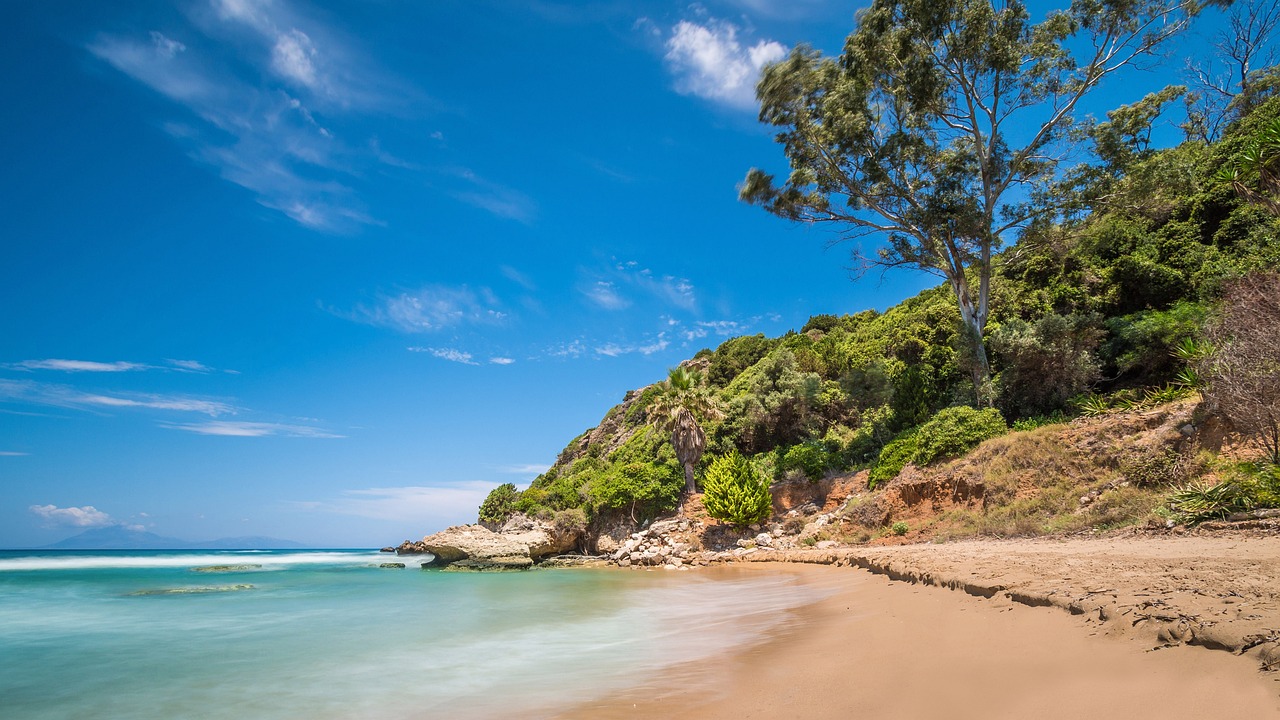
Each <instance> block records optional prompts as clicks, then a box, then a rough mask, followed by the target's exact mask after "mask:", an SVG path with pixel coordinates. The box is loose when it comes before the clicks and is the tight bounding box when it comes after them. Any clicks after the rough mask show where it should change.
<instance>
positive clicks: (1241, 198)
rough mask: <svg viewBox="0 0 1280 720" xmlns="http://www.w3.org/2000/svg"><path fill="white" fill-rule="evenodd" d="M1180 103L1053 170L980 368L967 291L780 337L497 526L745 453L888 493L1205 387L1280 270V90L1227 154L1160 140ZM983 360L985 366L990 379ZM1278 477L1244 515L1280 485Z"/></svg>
mask: <svg viewBox="0 0 1280 720" xmlns="http://www.w3.org/2000/svg"><path fill="white" fill-rule="evenodd" d="M785 62H791V63H792V64H793V65H795V64H797V63H798V64H800V65H805V64H806V63H808V64H812V63H813V62H816V61H814V58H813V57H812V56H810V55H803V54H802V55H798V56H793V58H792V59H791V60H789V61H785ZM805 67H808V65H805ZM791 69H792V70H793V71H796V72H798V70H797V68H796V67H792V68H791ZM767 91H768V89H767V88H765V86H764V85H763V84H762V90H761V92H762V93H764V92H767ZM1184 95H1186V89H1185V88H1179V87H1172V88H1169V89H1167V90H1165V91H1162V92H1160V93H1155V94H1152V95H1150V96H1148V97H1147V98H1144V99H1143V100H1141V101H1139V102H1137V103H1134V104H1133V105H1129V106H1125V107H1122V108H1119V109H1117V110H1115V111H1113V112H1111V113H1109V114H1108V117H1107V120H1106V121H1105V122H1101V123H1097V124H1094V125H1092V126H1091V127H1088V131H1089V132H1088V133H1087V140H1083V141H1081V142H1086V143H1087V144H1089V145H1090V146H1091V148H1092V151H1093V152H1092V157H1093V158H1094V160H1093V161H1092V162H1090V163H1087V164H1082V165H1080V166H1078V167H1076V168H1074V169H1071V170H1069V171H1068V170H1062V171H1059V172H1057V173H1054V174H1053V183H1054V184H1053V186H1052V188H1051V192H1045V193H1044V194H1043V195H1044V196H1043V197H1040V196H1036V197H1035V198H1033V199H1032V200H1030V201H1028V202H1032V203H1035V202H1041V203H1043V207H1042V208H1041V209H1042V211H1041V212H1031V211H1030V210H1026V209H1024V212H1027V213H1028V214H1027V215H1026V216H1025V218H1026V220H1027V222H1025V223H1023V224H1022V225H1021V227H1020V229H1019V230H1018V231H1017V234H1016V243H1013V244H1012V245H1010V246H1009V247H1007V248H1006V249H1005V250H1003V251H1001V252H995V253H993V254H992V256H991V258H990V261H989V262H990V278H989V290H990V293H989V295H990V297H989V305H988V308H989V317H988V318H984V320H983V325H982V328H981V329H982V337H980V338H979V340H981V342H979V343H977V347H978V349H979V350H980V351H981V352H980V353H979V354H977V355H975V353H974V347H975V343H974V342H973V338H972V337H971V334H972V330H973V328H974V327H975V326H974V324H973V323H972V322H971V320H972V318H970V317H969V316H968V315H966V313H965V312H962V310H964V308H962V307H960V306H959V305H958V303H960V304H963V303H964V302H968V300H966V299H965V298H964V296H963V295H958V294H957V289H956V284H955V282H954V279H952V281H951V282H949V283H946V284H943V285H940V286H938V287H935V288H933V289H930V290H926V291H924V292H922V293H920V294H919V295H917V296H915V297H912V298H909V299H907V300H905V301H903V302H902V303H900V304H898V305H896V306H894V307H892V308H889V309H888V310H887V311H885V312H883V313H879V312H875V311H870V310H868V311H864V312H860V313H856V314H853V315H840V316H837V315H815V316H813V317H811V318H810V319H809V321H808V322H807V323H806V324H805V325H804V326H803V327H802V328H800V329H799V331H793V332H789V333H787V334H786V335H784V336H782V337H777V338H768V337H765V336H763V335H751V336H743V337H737V338H733V339H730V340H727V341H725V342H724V343H723V344H721V345H720V346H719V347H718V348H715V349H714V350H713V349H706V350H702V351H701V352H699V353H697V355H695V356H694V357H693V358H692V359H690V360H687V361H686V362H685V363H682V366H681V368H680V369H678V372H675V371H673V373H672V375H671V377H669V378H668V379H667V380H666V381H664V382H662V383H658V384H655V385H652V386H649V387H648V388H645V389H643V391H640V392H636V393H631V394H629V395H628V398H627V399H626V400H625V401H624V402H623V403H622V404H621V405H619V406H617V407H615V408H613V409H612V410H610V411H609V413H608V414H607V415H606V417H605V419H604V421H603V422H602V423H601V425H600V426H599V427H598V428H595V429H593V430H592V431H588V433H584V435H583V436H580V437H579V438H577V439H575V440H574V441H573V442H571V443H570V444H569V446H568V447H567V448H566V449H565V450H564V452H563V453H562V454H561V455H560V458H559V459H558V461H557V462H556V464H555V465H554V466H553V467H552V468H551V469H550V470H548V471H547V473H545V474H543V475H541V476H539V477H538V478H537V479H536V480H535V481H534V482H533V484H532V485H531V486H530V487H529V488H528V489H527V490H525V491H523V492H519V493H515V494H514V497H511V495H512V493H511V491H510V489H509V488H508V487H507V486H503V487H501V488H499V489H498V490H495V491H494V492H495V493H498V494H499V496H498V497H491V498H490V499H489V500H486V503H485V507H484V508H483V509H482V516H483V518H484V519H486V520H495V519H501V517H502V516H503V514H504V513H505V514H509V513H510V512H514V511H517V510H518V511H522V512H526V513H531V514H542V515H555V514H556V513H565V512H570V511H572V512H575V513H581V517H582V518H583V519H584V520H583V521H584V522H591V523H602V522H606V521H609V520H610V519H616V518H620V517H626V518H629V519H630V520H632V521H636V522H641V521H644V520H646V519H649V518H653V517H655V516H656V515H658V514H660V513H662V512H666V511H670V510H672V509H674V508H675V507H677V505H678V503H679V501H680V497H681V493H682V491H683V490H684V489H685V487H686V483H687V482H689V483H692V482H693V478H694V477H695V476H696V477H703V476H704V474H705V473H706V469H707V467H708V465H709V464H712V463H716V462H718V461H717V458H723V457H734V456H735V455H736V454H738V453H740V454H741V455H742V457H743V458H744V460H743V462H746V463H749V464H750V465H751V467H752V468H753V469H754V471H757V472H759V473H762V474H763V476H764V477H766V478H767V479H769V480H772V481H778V480H783V479H789V480H793V481H798V480H801V479H802V478H808V479H810V480H816V479H819V478H821V477H823V476H824V475H826V474H828V473H836V472H848V471H853V470H858V469H862V468H869V469H870V470H871V475H870V482H871V483H873V484H874V483H882V482H886V481H888V480H891V479H892V478H893V477H894V476H895V475H896V474H897V473H898V472H899V471H900V470H901V469H902V467H903V466H904V465H905V464H906V463H908V462H910V463H915V464H917V465H925V464H928V463H932V462H936V461H940V460H943V459H947V458H951V457H955V456H957V455H960V454H962V453H964V452H965V451H966V450H968V449H969V448H971V447H973V446H974V445H976V444H977V443H979V442H981V441H982V440H984V439H987V438H990V437H993V436H996V435H999V434H1001V433H1004V432H1005V431H1006V430H1007V428H1008V426H1009V424H1010V423H1011V424H1012V425H1013V427H1015V428H1023V429H1025V428H1031V427H1035V426H1036V425H1038V424H1043V423H1045V422H1050V421H1055V420H1061V419H1064V418H1067V417H1070V416H1072V415H1078V414H1088V413H1094V412H1101V411H1104V410H1106V409H1107V408H1108V407H1112V406H1114V405H1117V404H1124V403H1134V402H1140V401H1141V400H1142V398H1148V399H1151V398H1154V399H1156V400H1167V399H1172V398H1176V397H1178V396H1181V395H1187V394H1190V393H1192V392H1193V391H1194V390H1196V389H1197V388H1200V387H1202V386H1203V384H1204V382H1205V378H1204V377H1201V375H1203V373H1201V375H1198V374H1197V373H1198V372H1199V371H1201V370H1203V372H1209V369H1211V368H1212V367H1215V366H1213V364H1212V363H1210V362H1207V361H1206V360H1205V359H1204V356H1205V353H1204V352H1200V353H1199V354H1197V351H1196V350H1195V348H1197V347H1201V348H1203V347H1205V346H1204V342H1205V339H1206V338H1208V339H1213V340H1215V341H1216V342H1218V343H1219V344H1220V345H1222V346H1224V347H1225V345H1226V338H1228V336H1230V334H1231V332H1232V331H1231V330H1225V331H1224V330H1223V329H1222V321H1221V320H1217V319H1215V318H1219V317H1228V316H1229V313H1228V314H1226V315H1223V314H1222V313H1219V311H1218V307H1219V304H1220V303H1221V301H1222V298H1223V297H1224V294H1228V293H1229V292H1230V290H1231V288H1234V287H1237V284H1236V282H1235V280H1234V279H1236V278H1242V277H1246V276H1249V275H1250V274H1251V273H1256V272H1258V271H1261V270H1264V269H1267V268H1274V267H1278V266H1280V241H1278V240H1277V237H1278V235H1280V220H1278V219H1277V214H1276V213H1275V212H1273V208H1271V207H1269V206H1268V205H1267V204H1266V203H1265V202H1260V201H1259V197H1272V195H1273V194H1274V193H1271V190H1270V189H1269V186H1268V185H1267V182H1268V181H1269V178H1268V176H1267V172H1268V171H1269V170H1271V171H1273V172H1274V170H1273V168H1274V167H1275V166H1274V165H1268V164H1267V162H1254V163H1253V164H1252V165H1249V164H1247V163H1245V164H1242V163H1241V161H1240V158H1242V157H1244V158H1255V159H1256V158H1257V156H1258V154H1259V150H1258V147H1259V142H1260V140H1259V138H1265V137H1266V133H1267V131H1268V129H1269V128H1280V125H1278V123H1280V98H1271V99H1268V98H1267V97H1266V95H1265V92H1264V91H1262V90H1259V91H1258V94H1257V95H1256V96H1252V97H1250V98H1249V102H1247V103H1237V104H1235V105H1233V108H1235V115H1233V116H1231V117H1230V118H1228V119H1229V122H1227V123H1226V124H1225V127H1224V129H1223V130H1222V131H1221V137H1220V138H1219V139H1217V140H1215V141H1212V142H1210V141H1208V140H1206V135H1205V133H1204V132H1203V128H1200V132H1198V133H1197V132H1193V131H1192V129H1188V132H1187V139H1186V140H1184V141H1183V142H1182V143H1181V144H1179V145H1177V146H1175V147H1170V148H1166V149H1155V148H1152V147H1150V142H1149V138H1150V136H1151V128H1152V125H1153V123H1155V121H1156V119H1157V118H1158V117H1159V116H1160V113H1161V112H1162V110H1163V109H1164V107H1165V106H1166V105H1167V104H1169V103H1170V102H1172V101H1173V100H1175V99H1177V98H1179V97H1183V96H1184ZM1192 99H1193V100H1194V98H1192ZM1197 127H1199V126H1197ZM1077 130H1079V128H1077ZM1272 132H1273V133H1275V134H1276V137H1277V138H1280V131H1278V130H1272ZM1078 135H1079V133H1078ZM1276 147H1277V148H1280V140H1278V141H1277V143H1276ZM1273 152H1275V155H1274V157H1280V150H1275V151H1273ZM1242 167H1243V168H1245V170H1246V171H1248V170H1250V169H1251V171H1252V175H1250V174H1249V172H1242V171H1241V168H1242ZM1259 167H1261V168H1262V170H1261V172H1259V170H1258V168H1259ZM1046 177H1047V176H1046ZM1041 181H1045V182H1047V179H1046V178H1040V177H1038V178H1037V182H1041ZM1046 187H1047V186H1046ZM1277 187H1280V185H1277ZM757 189H758V188H757ZM762 192H763V191H762ZM1269 193H1270V194H1269ZM771 197H772V199H773V201H777V200H778V196H771ZM749 199H752V198H749ZM791 199H792V200H793V201H794V200H796V198H794V197H792V198H791ZM767 200H769V198H763V199H762V197H756V198H754V199H753V201H756V202H762V203H763V202H765V201H767ZM811 200H812V199H811ZM815 202H816V201H815ZM774 209H775V211H777V208H774ZM1033 209H1034V208H1033ZM782 214H785V213H782ZM988 220H990V218H988ZM986 228H987V229H985V230H983V231H982V233H980V235H981V240H982V242H985V243H988V244H990V245H993V246H998V245H999V242H1000V240H1001V239H1007V238H1009V237H1011V236H1012V235H1013V231H1012V230H1010V231H1008V232H1005V233H1004V236H1003V237H1002V238H995V237H994V236H992V235H991V234H990V232H989V231H990V224H989V223H988V225H987V226H986ZM971 279H972V278H971ZM958 298H959V299H958ZM984 312H986V310H984ZM1257 327H1258V329H1257V330H1256V332H1255V335H1257V336H1259V337H1262V338H1263V339H1262V340H1251V342H1259V343H1262V344H1264V345H1265V344H1266V342H1267V339H1274V338H1275V337H1276V334H1275V333H1276V330H1275V326H1274V325H1271V326H1269V327H1268V326H1265V325H1257ZM1259 333H1260V334H1261V335H1258V334H1259ZM1250 337H1254V336H1250ZM1272 344H1275V343H1272ZM984 348H985V349H984ZM975 362H981V363H983V364H984V366H985V367H983V368H981V369H980V370H981V371H978V372H975V368H974V363H975ZM1269 367H1274V365H1272V366H1269ZM1267 377H1270V376H1267ZM1263 380H1264V381H1265V380H1266V378H1265V377H1264V378H1263ZM1221 383H1222V381H1221V379H1219V385H1218V386H1217V387H1219V388H1221V387H1223V385H1222V384H1221ZM1210 387H1212V386H1210ZM1221 392H1223V393H1225V392H1226V391H1225V390H1222V391H1221ZM1206 393H1207V395H1208V396H1212V392H1211V391H1210V390H1206ZM1233 402H1235V401H1233ZM1268 407H1269V408H1270V410H1269V412H1271V414H1270V415H1266V414H1265V412H1263V416H1262V419H1261V420H1258V421H1257V422H1258V423H1259V424H1260V425H1261V426H1262V430H1261V432H1263V433H1264V434H1265V433H1266V432H1267V431H1268V430H1267V428H1270V432H1271V433H1272V435H1271V436H1268V437H1271V438H1272V440H1271V442H1272V444H1271V445H1270V446H1269V447H1268V451H1269V453H1270V454H1272V455H1275V454H1276V453H1277V452H1280V451H1277V450H1276V447H1277V445H1276V441H1275V440H1274V437H1277V436H1280V435H1277V433H1280V431H1277V430H1276V428H1277V427H1280V426H1278V425H1277V424H1276V420H1275V418H1276V415H1275V412H1274V411H1275V405H1274V402H1272V404H1271V405H1270V406H1268ZM1266 410H1267V408H1265V407H1264V411H1266ZM1256 414H1257V413H1255V415H1256ZM1267 423H1271V424H1270V425H1267ZM704 452H705V454H704ZM735 462H736V461H735ZM716 467H717V468H719V467H720V466H719V465H717V466H716ZM720 472H721V470H717V473H720ZM1268 472H1270V471H1269V470H1266V471H1264V472H1263V476H1265V477H1266V478H1270V477H1271V475H1267V474H1266V473H1268ZM1256 475H1257V473H1254V475H1251V476H1250V477H1253V476H1256ZM718 477H719V475H717V478H718ZM717 482H718V480H717ZM1255 484H1256V483H1255ZM1263 485H1264V486H1265V487H1263V488H1262V490H1257V491H1256V492H1254V494H1253V498H1254V499H1253V500H1252V501H1250V500H1248V499H1245V500H1239V501H1238V502H1237V500H1232V501H1231V502H1234V503H1235V505H1232V507H1236V506H1243V505H1248V504H1249V503H1250V502H1255V501H1256V500H1257V498H1258V497H1259V493H1265V492H1273V491H1275V490H1276V488H1272V485H1268V484H1266V483H1263ZM1242 486H1243V485H1241V483H1236V484H1235V485H1233V487H1235V488H1236V489H1239V487H1242ZM1267 488H1272V489H1270V490H1268V489H1267ZM1223 492H1225V491H1223ZM1220 494H1221V493H1220ZM734 521H735V522H737V520H734Z"/></svg>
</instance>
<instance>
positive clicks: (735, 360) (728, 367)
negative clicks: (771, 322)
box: [707, 334, 777, 387]
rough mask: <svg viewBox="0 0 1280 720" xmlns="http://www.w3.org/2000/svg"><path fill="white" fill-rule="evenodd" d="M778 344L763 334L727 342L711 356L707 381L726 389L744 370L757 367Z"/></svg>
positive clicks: (744, 336)
mask: <svg viewBox="0 0 1280 720" xmlns="http://www.w3.org/2000/svg"><path fill="white" fill-rule="evenodd" d="M776 344H777V341H776V340H770V339H768V338H766V337H765V336H764V335H763V334H756V335H743V336H741V337H736V338H732V339H729V340H725V341H724V342H723V343H721V344H720V347H718V348H716V350H715V352H714V353H712V354H711V364H710V366H709V367H708V368H707V380H708V381H709V382H710V383H711V384H712V385H714V386H716V387H724V386H726V385H728V384H729V383H730V382H733V379H734V378H736V377H738V375H740V374H741V373H742V371H743V370H746V369H747V368H749V367H751V366H752V365H755V364H756V363H757V362H759V361H760V359H761V358H763V357H764V356H765V355H768V354H769V351H770V350H772V349H773V347H774V346H775V345H776Z"/></svg>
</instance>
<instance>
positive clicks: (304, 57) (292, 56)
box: [271, 28, 317, 88]
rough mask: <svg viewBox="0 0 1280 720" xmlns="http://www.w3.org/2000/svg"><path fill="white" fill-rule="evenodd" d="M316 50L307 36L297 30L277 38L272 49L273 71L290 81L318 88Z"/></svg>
mask: <svg viewBox="0 0 1280 720" xmlns="http://www.w3.org/2000/svg"><path fill="white" fill-rule="evenodd" d="M315 54H316V48H315V45H313V44H312V42H311V38H309V37H307V34H306V33H304V32H302V31H301V30H298V29H296V28H294V29H292V30H290V31H288V32H286V33H281V34H279V35H277V36H276V43H275V46H274V47H273V48H271V69H272V70H275V71H276V72H277V73H279V74H280V75H281V76H283V77H284V78H286V79H288V80H293V81H294V82H297V83H300V84H302V85H304V86H306V87H309V88H314V87H316V83H317V80H316V66H315V64H314V63H313V62H312V58H314V57H315Z"/></svg>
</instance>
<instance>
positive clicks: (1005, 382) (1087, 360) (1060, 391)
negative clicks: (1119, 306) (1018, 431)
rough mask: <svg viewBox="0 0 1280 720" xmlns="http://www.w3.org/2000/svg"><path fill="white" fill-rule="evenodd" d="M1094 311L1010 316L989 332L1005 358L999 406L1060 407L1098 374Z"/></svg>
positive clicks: (1019, 412) (1015, 409)
mask: <svg viewBox="0 0 1280 720" xmlns="http://www.w3.org/2000/svg"><path fill="white" fill-rule="evenodd" d="M1099 321H1100V318H1099V317H1098V316H1096V315H1073V316H1069V317H1064V316H1062V315H1046V316H1044V317H1042V318H1040V320H1038V321H1037V322H1036V323H1034V324H1028V323H1025V322H1023V321H1021V320H1013V321H1010V322H1008V323H1005V324H1004V325H1002V326H1000V327H999V328H997V329H996V330H995V331H994V332H993V333H992V334H991V348H992V349H993V350H994V351H995V353H996V355H997V357H999V358H1000V360H1001V361H1002V362H1003V364H1004V369H1003V370H1001V371H1000V375H999V377H998V380H997V385H998V395H999V404H1000V407H1001V408H1003V409H1004V411H1005V412H1006V413H1009V414H1010V415H1011V416H1015V417H1023V416H1028V415H1041V414H1044V413H1049V412H1054V411H1057V410H1061V409H1062V408H1063V407H1065V406H1066V404H1067V401H1068V400H1070V399H1071V398H1072V397H1074V396H1076V395H1079V394H1080V393H1082V392H1084V391H1086V390H1088V389H1089V388H1090V387H1091V386H1092V385H1093V383H1094V382H1095V381H1097V379H1098V377H1099V370H1100V369H1099V364H1098V361H1097V359H1096V358H1095V357H1094V350H1095V349H1096V348H1097V346H1098V342H1099V340H1100V339H1101V337H1102V332H1101V331H1100V330H1099V329H1098V323H1099Z"/></svg>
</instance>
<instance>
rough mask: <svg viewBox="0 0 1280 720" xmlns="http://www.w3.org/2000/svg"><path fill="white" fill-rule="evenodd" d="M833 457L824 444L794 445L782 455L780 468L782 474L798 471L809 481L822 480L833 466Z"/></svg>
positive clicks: (807, 443) (812, 442) (814, 442)
mask: <svg viewBox="0 0 1280 720" xmlns="http://www.w3.org/2000/svg"><path fill="white" fill-rule="evenodd" d="M832 464H833V463H832V457H831V453H830V451H829V449H828V448H827V446H826V445H825V444H824V443H821V442H816V441H809V442H804V443H800V444H799V445H792V446H791V447H789V448H787V449H786V451H785V452H783V453H782V458H781V460H780V461H779V463H778V468H779V469H780V470H781V471H782V472H784V473H785V472H788V471H791V470H797V471H799V472H801V473H804V476H805V477H807V478H809V480H814V481H816V480H821V479H822V477H823V475H825V474H826V472H827V469H828V468H830V467H831V466H832Z"/></svg>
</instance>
